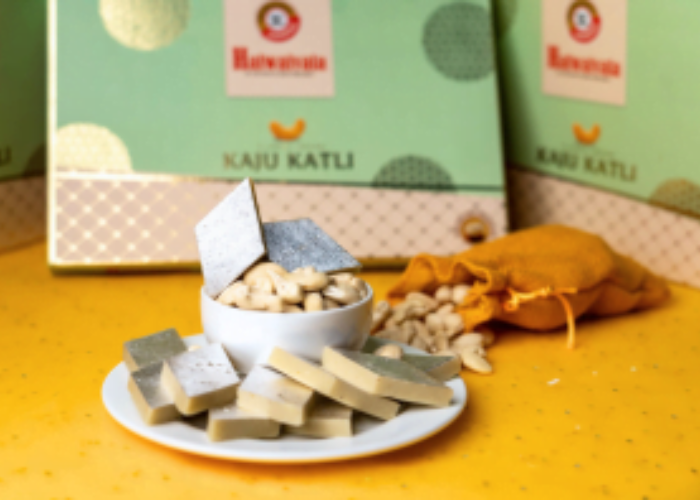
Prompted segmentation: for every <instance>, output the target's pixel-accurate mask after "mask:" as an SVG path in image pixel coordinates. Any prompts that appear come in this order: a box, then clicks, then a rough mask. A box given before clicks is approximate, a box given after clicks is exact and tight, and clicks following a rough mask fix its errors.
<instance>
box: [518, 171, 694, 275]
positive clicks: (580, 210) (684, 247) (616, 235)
mask: <svg viewBox="0 0 700 500" xmlns="http://www.w3.org/2000/svg"><path fill="white" fill-rule="evenodd" d="M507 172H508V198H509V203H510V207H511V210H510V213H511V218H512V221H511V222H512V223H513V226H514V227H515V228H524V227H530V226H535V225H538V224H566V225H569V226H573V227H577V228H580V229H583V230H585V231H590V232H593V233H596V234H599V235H601V236H602V237H603V238H605V241H607V242H608V243H609V244H610V246H612V247H613V248H614V249H615V250H617V251H618V252H620V253H621V254H623V255H628V256H630V257H632V258H634V259H635V260H636V261H638V262H639V263H640V264H642V265H644V266H646V267H648V268H649V269H650V270H651V271H652V272H654V273H656V274H659V275H661V276H664V277H666V278H669V279H672V280H674V281H678V282H680V283H686V284H689V285H692V286H700V222H699V221H698V220H697V219H693V218H691V217H687V216H685V215H681V214H678V213H674V212H671V211H669V210H666V209H661V208H658V207H655V206H652V205H649V204H647V203H643V202H640V201H636V200H633V199H630V198H626V197H624V196H620V195H617V194H613V193H609V192H606V191H603V190H599V189H595V188H592V187H586V186H582V185H579V184H575V183H572V182H568V181H564V180H561V179H555V178H553V177H547V176H544V175H541V174H537V173H534V172H528V171H525V170H520V169H516V168H509V169H508V171H507Z"/></svg>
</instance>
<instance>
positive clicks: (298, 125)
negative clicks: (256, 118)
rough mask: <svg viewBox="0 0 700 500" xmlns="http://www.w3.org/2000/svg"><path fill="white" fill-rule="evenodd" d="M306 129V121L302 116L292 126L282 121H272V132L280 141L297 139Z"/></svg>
mask: <svg viewBox="0 0 700 500" xmlns="http://www.w3.org/2000/svg"><path fill="white" fill-rule="evenodd" d="M304 130H306V122H305V121H304V120H302V119H301V118H300V119H298V120H297V121H296V122H295V123H294V125H292V126H291V127H285V126H284V125H282V124H281V123H280V122H277V121H272V122H270V132H272V135H274V136H275V138H276V139H279V140H280V141H295V140H297V139H298V138H299V137H301V135H302V134H303V133H304Z"/></svg>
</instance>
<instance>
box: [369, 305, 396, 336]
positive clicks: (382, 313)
mask: <svg viewBox="0 0 700 500" xmlns="http://www.w3.org/2000/svg"><path fill="white" fill-rule="evenodd" d="M390 315H391V306H390V305H389V303H388V302H387V301H386V300H380V301H379V302H377V303H376V304H375V306H374V310H373V311H372V328H371V330H370V332H371V333H374V332H376V331H379V330H380V329H381V328H382V326H384V323H385V322H386V320H387V319H388V318H389V316H390Z"/></svg>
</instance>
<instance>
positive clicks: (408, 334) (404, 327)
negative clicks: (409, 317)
mask: <svg viewBox="0 0 700 500" xmlns="http://www.w3.org/2000/svg"><path fill="white" fill-rule="evenodd" d="M399 330H400V331H401V333H402V334H403V338H405V339H406V340H404V341H403V342H404V344H409V343H410V342H411V341H412V340H413V339H414V338H415V337H416V336H417V335H416V334H417V333H418V332H417V331H416V327H415V325H414V324H413V322H412V321H406V322H405V323H402V324H400V325H399Z"/></svg>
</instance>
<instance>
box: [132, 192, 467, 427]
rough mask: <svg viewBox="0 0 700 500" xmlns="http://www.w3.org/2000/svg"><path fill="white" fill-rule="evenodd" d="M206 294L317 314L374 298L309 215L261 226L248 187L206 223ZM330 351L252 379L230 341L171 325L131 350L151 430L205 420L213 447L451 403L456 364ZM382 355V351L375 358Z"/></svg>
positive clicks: (137, 395)
mask: <svg viewBox="0 0 700 500" xmlns="http://www.w3.org/2000/svg"><path fill="white" fill-rule="evenodd" d="M196 232H197V239H198V243H199V249H200V255H201V260H202V270H203V274H204V280H205V285H204V288H205V291H206V293H208V294H209V295H210V296H211V297H212V298H214V299H216V300H217V301H218V302H220V303H222V304H226V305H230V306H232V307H239V308H242V309H249V310H255V311H261V312H262V311H267V312H269V313H288V312H309V313H312V312H317V311H323V310H326V309H331V308H337V307H343V306H345V305H349V304H352V303H355V302H358V301H360V300H363V299H365V298H366V297H367V294H368V289H367V286H366V285H365V283H364V282H363V281H362V280H360V279H359V278H356V277H355V276H353V275H352V274H351V273H348V272H347V271H349V270H355V269H358V268H359V267H360V266H359V263H358V262H357V261H356V260H355V259H353V258H352V256H350V255H349V254H348V253H347V252H346V251H345V250H343V249H342V247H340V246H339V245H338V244H337V243H336V242H335V241H333V240H332V239H331V238H330V237H329V236H328V235H327V234H326V233H324V232H323V231H322V230H321V229H320V228H319V227H318V226H316V225H315V224H314V223H313V222H312V221H310V220H308V219H302V220H297V221H286V222H276V223H271V224H262V223H261V222H260V216H259V214H258V208H257V202H256V200H255V191H254V187H253V184H252V182H251V181H250V180H246V181H244V182H243V183H241V185H240V186H239V187H238V188H237V189H236V190H235V191H234V192H233V193H232V194H231V195H229V196H228V197H227V198H226V199H224V200H223V201H222V202H221V203H220V204H219V205H218V206H217V207H215V208H214V210H212V212H210V213H209V214H208V215H207V216H206V217H205V218H204V219H203V220H202V221H201V222H200V223H199V225H198V226H197V229H196ZM373 342H375V344H372V343H370V344H367V345H366V346H365V351H369V352H354V351H342V350H337V349H333V348H331V347H326V348H325V350H324V352H323V358H322V365H319V364H316V363H313V362H311V361H308V360H306V359H302V358H300V357H298V356H296V355H293V354H291V353H289V352H286V351H284V350H282V349H280V348H279V347H277V348H275V349H274V350H273V351H272V353H271V355H270V357H269V359H268V360H267V362H266V363H265V365H258V366H255V367H254V368H253V369H252V370H251V371H250V373H248V374H247V375H245V376H244V378H242V377H243V375H241V374H239V373H237V370H236V367H235V366H234V365H233V364H232V362H231V360H230V358H229V356H228V354H227V352H226V351H225V350H224V348H223V347H222V345H220V344H209V345H205V346H201V347H198V348H196V349H187V347H186V346H185V343H184V342H183V341H182V339H181V338H180V337H179V335H178V334H177V332H176V331H175V330H173V329H170V330H165V331H163V332H158V333H155V334H152V335H149V336H146V337H143V338H140V339H136V340H132V341H129V342H127V343H126V344H125V345H124V362H125V364H126V366H127V367H128V369H129V371H130V372H131V373H130V377H129V390H130V392H131V394H132V397H133V399H134V402H135V404H136V407H137V409H138V410H139V412H140V414H141V416H142V417H143V420H144V421H145V422H146V423H147V424H149V425H155V424H161V423H165V422H169V421H172V420H177V419H179V418H180V417H182V416H184V417H191V416H194V415H201V414H206V415H207V417H208V423H207V434H208V436H209V438H210V440H212V441H222V440H228V439H240V438H274V437H277V436H279V435H280V433H281V431H282V430H285V431H286V432H287V433H288V434H293V435H297V436H308V437H315V438H331V437H349V436H352V435H353V425H352V421H353V414H354V413H355V412H359V413H364V414H366V415H369V416H371V417H374V418H377V419H381V420H390V419H392V418H394V417H395V416H396V415H397V414H398V413H399V410H400V403H416V404H421V405H427V406H435V407H442V406H446V405H448V404H449V403H450V400H451V399H452V395H453V394H452V389H451V388H450V387H448V386H447V385H446V384H445V381H446V380H447V379H449V378H451V377H452V376H454V375H456V374H457V373H458V372H459V362H458V361H457V360H456V358H455V357H436V358H435V359H432V357H429V356H406V357H405V358H404V355H403V350H402V348H401V347H399V346H398V345H391V346H383V345H379V344H376V340H373ZM375 351H376V353H375Z"/></svg>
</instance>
